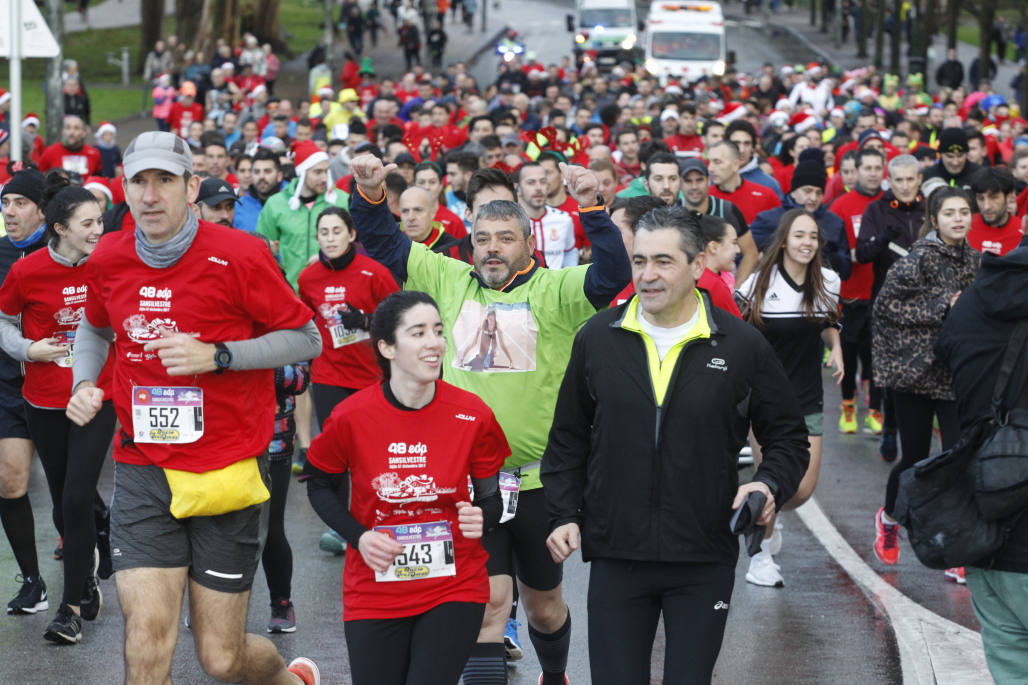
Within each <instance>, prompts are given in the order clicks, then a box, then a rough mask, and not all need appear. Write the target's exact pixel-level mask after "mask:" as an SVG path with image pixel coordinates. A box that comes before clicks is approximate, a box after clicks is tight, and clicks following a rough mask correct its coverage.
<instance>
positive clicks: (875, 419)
mask: <svg viewBox="0 0 1028 685" xmlns="http://www.w3.org/2000/svg"><path fill="white" fill-rule="evenodd" d="M864 432H865V433H871V434H872V435H881V434H882V412H880V411H878V410H877V409H868V410H867V415H866V416H865V417H864Z"/></svg>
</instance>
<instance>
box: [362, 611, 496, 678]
mask: <svg viewBox="0 0 1028 685" xmlns="http://www.w3.org/2000/svg"><path fill="white" fill-rule="evenodd" d="M484 615H485V605H484V604H475V603H471V602H446V603H445V604H440V605H439V606H437V607H434V608H432V609H429V610H428V611H426V612H425V613H423V614H418V615H417V616H408V617H405V618H383V619H360V620H355V621H346V622H345V623H344V624H343V626H344V628H345V631H346V649H347V652H348V653H349V655H350V672H351V675H352V678H353V685H456V683H457V681H459V680H460V676H461V673H462V672H463V671H464V664H465V663H467V660H468V657H469V656H470V655H471V647H472V646H473V645H474V644H475V640H476V639H477V638H478V632H479V630H480V629H481V628H482V617H483V616H484Z"/></svg>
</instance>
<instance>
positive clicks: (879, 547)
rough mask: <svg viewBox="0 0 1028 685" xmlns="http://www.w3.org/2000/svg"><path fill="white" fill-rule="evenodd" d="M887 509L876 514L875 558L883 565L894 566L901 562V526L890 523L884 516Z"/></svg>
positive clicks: (882, 509) (883, 508)
mask: <svg viewBox="0 0 1028 685" xmlns="http://www.w3.org/2000/svg"><path fill="white" fill-rule="evenodd" d="M884 514H885V507H882V508H881V509H879V510H878V513H877V514H875V556H876V557H878V560H879V561H881V562H882V563H883V564H888V565H889V566H892V565H893V564H895V563H896V562H897V561H899V556H900V548H899V524H898V523H888V522H887V521H885V519H883V518H882V516H883V515H884Z"/></svg>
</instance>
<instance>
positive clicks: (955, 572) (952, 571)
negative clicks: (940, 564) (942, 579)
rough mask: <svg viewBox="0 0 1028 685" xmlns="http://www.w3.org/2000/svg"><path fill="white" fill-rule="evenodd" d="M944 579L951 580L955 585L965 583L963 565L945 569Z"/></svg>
mask: <svg viewBox="0 0 1028 685" xmlns="http://www.w3.org/2000/svg"><path fill="white" fill-rule="evenodd" d="M946 580H951V581H953V582H954V583H956V584H957V585H965V584H966V583H967V579H966V578H965V577H964V567H963V566H958V567H956V568H948V569H946Z"/></svg>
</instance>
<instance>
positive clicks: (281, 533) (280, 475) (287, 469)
mask: <svg viewBox="0 0 1028 685" xmlns="http://www.w3.org/2000/svg"><path fill="white" fill-rule="evenodd" d="M291 468H292V465H291V464H290V463H289V458H288V455H287V457H286V458H285V459H274V460H272V461H271V462H270V463H269V464H268V472H269V475H270V476H271V488H270V490H271V501H270V502H268V540H267V542H265V543H264V551H263V552H262V553H261V565H263V566H264V577H265V578H266V579H267V581H268V594H270V595H271V601H272V602H275V601H277V600H283V599H289V598H290V597H292V590H293V588H292V582H293V549H292V547H290V546H289V540H288V539H286V495H288V494H289V481H290V475H291V473H292V471H291Z"/></svg>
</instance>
